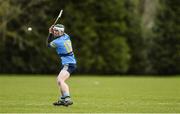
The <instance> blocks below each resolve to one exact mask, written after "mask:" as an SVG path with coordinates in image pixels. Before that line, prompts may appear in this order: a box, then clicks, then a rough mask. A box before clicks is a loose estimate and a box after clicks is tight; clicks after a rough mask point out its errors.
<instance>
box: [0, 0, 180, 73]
mask: <svg viewBox="0 0 180 114" xmlns="http://www.w3.org/2000/svg"><path fill="white" fill-rule="evenodd" d="M178 4H180V1H179V0H156V1H152V0H109V1H107V0H98V1H97V0H85V1H84V0H76V1H74V0H66V1H63V0H53V1H51V0H28V1H27V0H0V36H1V38H0V73H44V74H45V73H56V72H59V70H60V58H59V57H58V56H57V55H56V53H55V50H54V49H49V48H47V47H46V45H45V42H46V38H47V36H48V28H49V27H50V26H51V24H52V23H53V21H55V18H56V17H57V15H58V13H59V11H60V9H63V10H64V12H63V15H62V18H61V19H60V20H59V23H62V24H64V25H65V27H66V28H65V29H66V30H65V31H66V33H67V34H69V35H70V37H71V40H72V42H73V48H74V53H75V56H76V59H77V63H78V70H77V73H90V74H178V73H180V63H179V62H180V31H179V30H180V24H179V23H180V22H179V16H180V15H179V11H180V8H179V6H178ZM28 27H32V31H28V30H27V28H28Z"/></svg>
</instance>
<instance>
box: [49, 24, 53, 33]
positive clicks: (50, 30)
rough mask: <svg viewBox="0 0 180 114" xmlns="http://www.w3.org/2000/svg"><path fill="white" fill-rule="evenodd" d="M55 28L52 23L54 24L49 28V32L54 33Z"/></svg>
mask: <svg viewBox="0 0 180 114" xmlns="http://www.w3.org/2000/svg"><path fill="white" fill-rule="evenodd" d="M53 28H54V25H52V26H51V27H50V28H49V33H53Z"/></svg>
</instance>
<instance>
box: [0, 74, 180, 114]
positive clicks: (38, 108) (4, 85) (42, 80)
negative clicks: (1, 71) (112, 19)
mask: <svg viewBox="0 0 180 114" xmlns="http://www.w3.org/2000/svg"><path fill="white" fill-rule="evenodd" d="M68 83H69V85H70V87H71V95H72V98H73V100H74V105H72V106H70V107H55V106H53V105H52V103H53V102H54V101H56V100H57V97H58V94H59V93H58V89H57V86H56V77H55V76H43V75H28V76H26V75H20V76H18V75H9V76H8V75H0V112H16V113H17V112H18V113H23V112H26V113H27V112H30V113H33V112H46V113H47V112H52V113H55V112H59V113H62V112H64V113H65V112H76V113H77V112H78V113H79V112H102V113H104V112H109V113H110V112H134V113H138V112H141V113H143V112H149V113H150V112H159V113H163V112H166V113H168V112H174V113H175V112H180V77H165V78H161V77H111V76H107V77H102V76H100V77H95V76H81V77H80V76H76V77H73V76H72V77H71V78H70V80H69V81H68Z"/></svg>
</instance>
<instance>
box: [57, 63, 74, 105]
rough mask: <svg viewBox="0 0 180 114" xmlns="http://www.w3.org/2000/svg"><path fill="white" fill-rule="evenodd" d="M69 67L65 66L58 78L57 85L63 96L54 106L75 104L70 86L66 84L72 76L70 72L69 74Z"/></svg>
mask: <svg viewBox="0 0 180 114" xmlns="http://www.w3.org/2000/svg"><path fill="white" fill-rule="evenodd" d="M68 67H69V66H64V67H63V69H62V70H61V71H60V73H59V75H58V77H57V83H58V86H59V89H60V91H61V95H62V96H60V98H59V101H58V102H55V103H54V105H65V106H68V105H71V104H73V102H72V100H71V98H70V93H69V86H68V85H67V83H66V82H65V81H66V80H67V79H68V78H69V76H70V72H68Z"/></svg>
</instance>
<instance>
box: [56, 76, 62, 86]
mask: <svg viewBox="0 0 180 114" xmlns="http://www.w3.org/2000/svg"><path fill="white" fill-rule="evenodd" d="M57 83H58V84H59V85H60V84H62V83H64V80H63V79H62V78H61V77H60V76H58V77H57Z"/></svg>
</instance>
